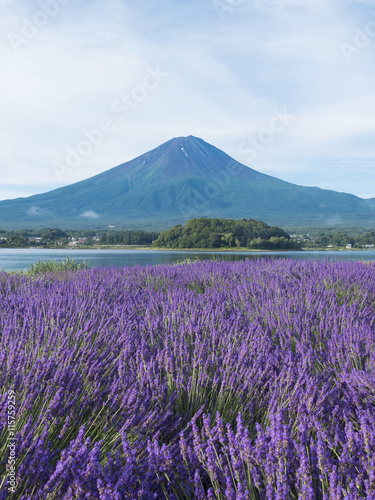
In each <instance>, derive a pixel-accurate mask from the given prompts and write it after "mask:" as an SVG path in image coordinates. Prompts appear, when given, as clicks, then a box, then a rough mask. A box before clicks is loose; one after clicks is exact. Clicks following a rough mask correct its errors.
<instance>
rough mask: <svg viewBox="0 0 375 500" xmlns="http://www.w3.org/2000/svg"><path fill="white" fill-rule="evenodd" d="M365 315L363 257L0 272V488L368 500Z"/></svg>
mask: <svg viewBox="0 0 375 500" xmlns="http://www.w3.org/2000/svg"><path fill="white" fill-rule="evenodd" d="M374 323H375V266H369V265H365V264H363V263H354V262H307V261H291V260H268V259H263V260H259V261H243V262H235V263H229V262H209V261H206V262H195V263H190V264H181V265H177V266H160V267H156V268H153V267H136V268H124V269H115V268H111V269H109V268H106V269H92V270H81V271H77V272H75V273H72V272H71V273H67V274H66V275H61V273H60V275H59V276H58V278H56V279H54V278H53V275H52V274H50V275H48V279H46V277H42V276H40V277H37V278H35V277H34V278H33V279H31V278H29V277H19V276H17V277H15V276H13V277H12V276H9V275H6V274H5V273H3V274H0V381H1V382H0V383H1V394H0V397H1V399H0V434H1V436H0V473H1V474H0V481H1V486H0V499H1V500H2V499H6V498H14V499H102V500H113V499H114V500H120V499H163V498H167V499H171V500H174V499H198V500H203V499H229V500H234V499H238V500H239V499H275V500H276V499H294V498H301V499H333V500H335V499H337V500H338V499H343V498H346V499H356V498H367V499H375V430H374V429H375V352H374V347H375V343H374V340H375V324H374ZM8 391H14V393H15V397H16V411H15V415H16V416H15V421H16V424H15V425H16V440H15V442H16V447H15V456H16V467H15V468H16V491H15V493H12V492H11V491H10V490H9V481H8V479H7V471H8V469H9V447H8V439H9V425H8V424H9V420H8V414H9V398H8V394H9V392H8Z"/></svg>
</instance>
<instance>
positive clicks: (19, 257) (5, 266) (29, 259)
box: [0, 248, 375, 271]
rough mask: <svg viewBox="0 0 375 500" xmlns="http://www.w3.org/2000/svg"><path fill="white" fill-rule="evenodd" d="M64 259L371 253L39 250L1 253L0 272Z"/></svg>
mask: <svg viewBox="0 0 375 500" xmlns="http://www.w3.org/2000/svg"><path fill="white" fill-rule="evenodd" d="M67 257H70V258H71V259H74V260H76V261H77V262H83V261H86V262H88V263H89V264H90V265H91V267H100V266H103V267H106V266H116V267H122V266H134V265H137V264H140V265H143V266H146V265H151V266H155V265H159V264H172V263H176V262H184V261H185V260H186V259H190V260H195V259H200V260H206V259H223V260H229V261H237V260H243V259H259V258H264V257H277V258H282V259H306V260H312V259H318V260H322V259H327V258H329V259H340V260H373V261H375V252H374V251H347V252H345V251H342V252H325V251H321V252H186V251H160V250H159V251H157V250H40V249H29V248H27V249H24V248H17V249H4V248H3V249H0V270H4V271H18V270H23V269H26V268H27V267H29V266H30V265H31V264H34V263H35V262H37V261H38V260H64V259H66V258H67Z"/></svg>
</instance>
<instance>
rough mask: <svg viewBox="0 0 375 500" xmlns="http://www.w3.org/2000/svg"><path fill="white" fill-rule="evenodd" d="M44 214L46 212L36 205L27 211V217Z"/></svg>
mask: <svg viewBox="0 0 375 500" xmlns="http://www.w3.org/2000/svg"><path fill="white" fill-rule="evenodd" d="M43 212H44V210H43V209H41V208H39V207H37V206H36V205H33V206H32V207H31V208H29V209H28V210H26V214H27V215H42V214H43Z"/></svg>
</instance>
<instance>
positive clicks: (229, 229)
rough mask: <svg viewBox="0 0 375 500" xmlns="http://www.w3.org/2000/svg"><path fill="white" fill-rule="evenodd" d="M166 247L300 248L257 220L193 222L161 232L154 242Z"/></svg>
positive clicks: (204, 220)
mask: <svg viewBox="0 0 375 500" xmlns="http://www.w3.org/2000/svg"><path fill="white" fill-rule="evenodd" d="M153 245H154V246H155V247H159V248H160V247H163V248H228V247H229V248H232V247H233V248H236V247H243V248H252V249H264V250H273V249H275V250H283V249H299V248H300V247H299V246H298V244H297V243H295V242H293V241H292V240H291V238H290V236H289V235H288V234H287V233H286V232H285V231H283V230H282V229H280V228H279V227H276V226H274V227H270V226H268V225H267V224H265V223H264V222H261V221H258V220H255V219H241V220H233V219H208V218H203V217H202V218H200V219H191V220H189V221H187V222H186V223H185V225H184V226H182V225H181V224H177V225H176V226H173V227H172V228H171V229H169V230H168V231H164V232H162V233H161V234H160V235H159V237H158V238H157V240H155V241H154V243H153Z"/></svg>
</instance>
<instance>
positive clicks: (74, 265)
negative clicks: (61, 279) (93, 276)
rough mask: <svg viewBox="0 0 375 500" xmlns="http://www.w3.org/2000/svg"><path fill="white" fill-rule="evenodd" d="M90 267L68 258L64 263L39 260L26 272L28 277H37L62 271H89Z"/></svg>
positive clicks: (85, 263)
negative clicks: (37, 275)
mask: <svg viewBox="0 0 375 500" xmlns="http://www.w3.org/2000/svg"><path fill="white" fill-rule="evenodd" d="M89 267H90V266H89V264H88V263H87V262H80V263H78V262H76V261H75V260H74V259H71V258H70V257H68V258H67V259H65V260H62V261H56V260H45V261H41V260H38V261H37V262H35V264H31V266H30V267H29V268H28V269H27V270H26V271H25V273H24V274H26V276H35V275H36V274H45V273H54V272H60V271H78V270H80V269H88V268H89Z"/></svg>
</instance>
